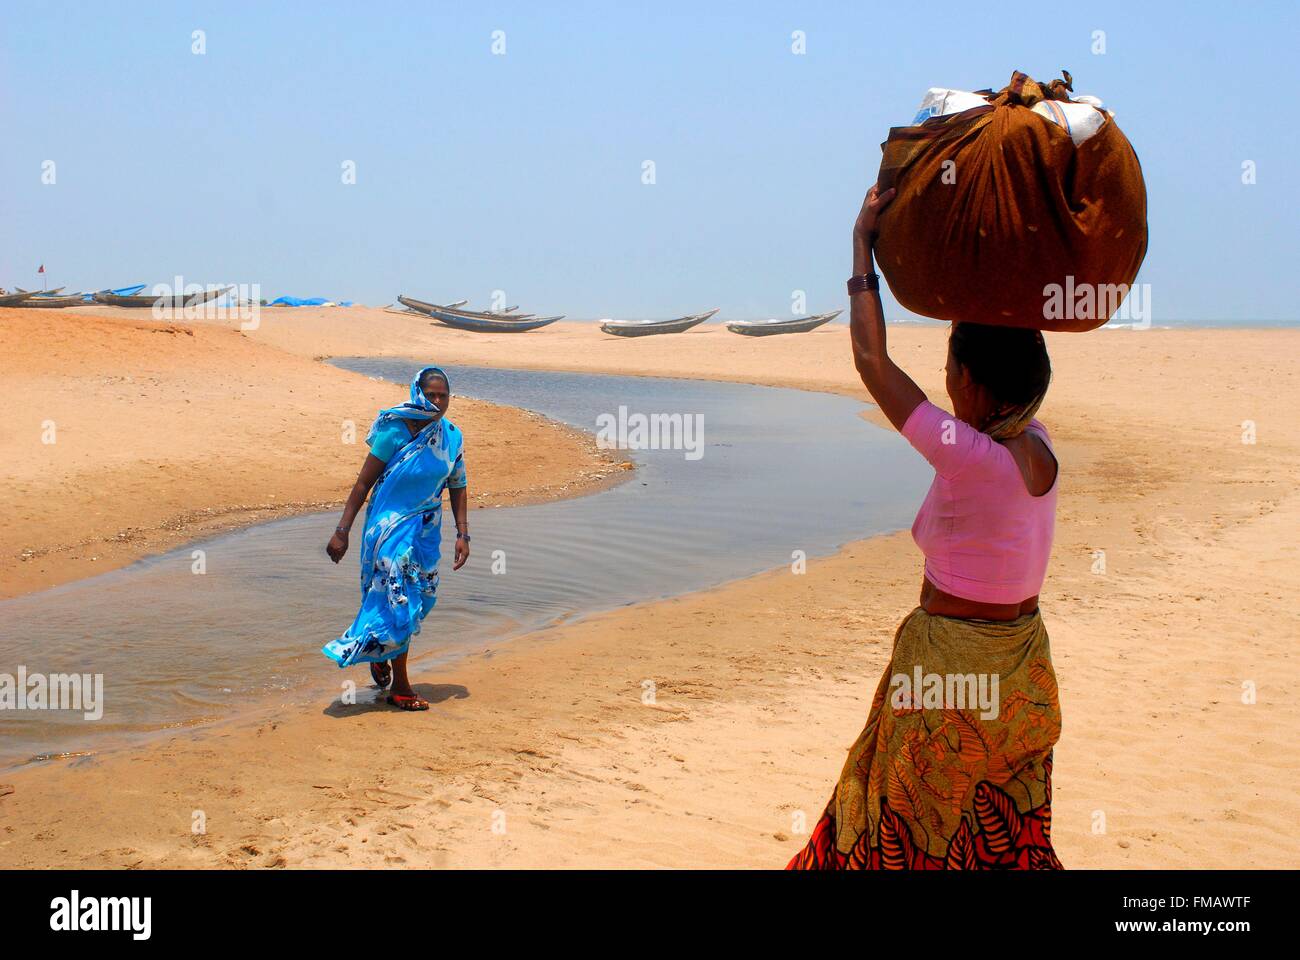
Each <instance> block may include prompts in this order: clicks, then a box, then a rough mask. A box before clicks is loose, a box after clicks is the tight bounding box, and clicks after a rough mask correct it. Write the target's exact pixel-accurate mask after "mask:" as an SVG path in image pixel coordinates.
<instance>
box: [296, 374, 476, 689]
mask: <svg viewBox="0 0 1300 960" xmlns="http://www.w3.org/2000/svg"><path fill="white" fill-rule="evenodd" d="M429 371H435V372H437V373H438V374H439V375H441V376H442V377H443V379H444V380H445V379H446V377H447V375H446V374H445V373H443V372H442V370H440V369H439V368H437V367H425V368H424V369H422V370H420V371H419V372H418V373H417V374H416V375H415V377H414V379H412V380H411V399H410V402H408V403H404V404H402V405H401V406H398V407H390V408H388V409H387V410H381V411H380V412H379V415H378V416H377V417H376V418H375V422H374V423H373V424H372V425H371V427H370V433H369V434H368V435H367V436H366V443H367V444H371V445H373V444H374V441H375V438H376V435H377V434H379V433H381V432H383V431H385V430H387V429H390V428H391V427H393V426H394V425H396V426H399V427H400V428H401V429H402V430H405V429H406V427H405V426H404V425H403V424H402V423H401V422H400V421H407V420H417V421H421V420H422V421H425V422H426V426H425V427H424V428H423V429H421V430H420V432H419V433H417V434H416V435H415V436H413V437H411V439H410V440H409V441H408V442H407V443H406V444H405V446H403V447H402V448H401V449H400V450H398V451H397V452H396V453H395V454H393V456H392V458H391V459H390V460H389V461H388V465H387V466H386V467H385V468H384V472H383V474H381V475H380V477H379V479H378V480H377V481H376V482H375V486H374V489H373V491H372V492H371V494H370V503H369V505H368V506H367V507H366V519H365V534H364V537H363V540H362V545H361V609H360V611H359V612H358V613H357V616H356V619H355V620H353V621H352V626H350V627H348V629H347V632H345V633H344V634H343V636H341V637H339V638H338V639H337V640H331V641H330V642H329V643H327V644H325V646H324V647H322V648H321V652H322V653H324V654H325V656H327V657H329V658H330V659H331V660H333V661H334V662H335V663H337V664H338V665H339V666H340V667H349V666H352V665H353V664H356V663H379V662H382V661H384V660H391V659H393V658H394V657H398V656H401V655H402V654H403V653H405V652H406V651H407V648H408V647H409V646H410V642H411V637H413V636H414V635H415V634H417V633H419V632H420V624H421V623H422V622H423V620H424V618H425V617H426V616H428V614H429V611H430V610H432V609H433V606H434V604H435V603H436V602H437V599H438V560H439V557H440V555H441V552H442V492H443V490H445V489H447V488H449V487H450V488H458V487H464V486H465V485H466V477H465V458H464V455H463V452H462V451H463V446H464V441H463V438H462V435H461V432H460V430H458V429H457V428H456V426H455V425H454V424H453V423H452V422H451V421H450V420H446V419H443V416H442V411H441V410H439V409H438V407H437V406H436V405H435V404H433V403H432V402H431V401H430V400H429V399H428V398H427V397H425V395H424V391H422V390H421V389H420V380H421V379H422V378H423V377H424V376H425V374H426V373H428V372H429ZM450 389H451V383H450V381H448V390H450ZM408 432H409V431H408Z"/></svg>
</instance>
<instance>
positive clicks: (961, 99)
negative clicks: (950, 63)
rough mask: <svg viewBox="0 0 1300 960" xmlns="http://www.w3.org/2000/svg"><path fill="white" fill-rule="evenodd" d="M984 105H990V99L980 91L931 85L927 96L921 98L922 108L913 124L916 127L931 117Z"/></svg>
mask: <svg viewBox="0 0 1300 960" xmlns="http://www.w3.org/2000/svg"><path fill="white" fill-rule="evenodd" d="M984 106H988V100H986V99H985V98H984V97H981V96H980V95H979V94H978V93H969V92H967V91H965V90H949V89H948V88H947V87H931V88H930V89H929V90H927V91H925V96H924V97H922V98H921V109H920V110H918V111H917V114H916V118H915V119H913V120H912V126H914V127H915V126H918V125H919V124H922V123H925V121H927V120H929V119H930V118H931V117H947V116H950V115H951V114H954V113H961V112H962V111H963V110H969V109H971V108H972V107H984Z"/></svg>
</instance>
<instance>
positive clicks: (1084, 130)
mask: <svg viewBox="0 0 1300 960" xmlns="http://www.w3.org/2000/svg"><path fill="white" fill-rule="evenodd" d="M987 104H988V100H987V98H985V97H983V96H981V95H980V94H978V93H971V92H969V91H967V90H950V89H949V88H947V87H931V88H930V89H929V90H927V91H926V92H925V96H924V97H922V98H921V108H920V109H919V110H918V111H917V113H916V117H915V118H914V119H913V120H912V126H918V125H920V124H922V123H925V121H927V120H929V119H930V118H931V117H947V116H951V115H952V114H954V113H961V112H962V111H965V110H970V109H971V108H973V107H982V106H986V105H987ZM1032 109H1033V111H1034V113H1036V114H1038V115H1039V116H1040V117H1044V118H1046V119H1047V120H1050V121H1051V122H1052V123H1054V124H1056V125H1057V126H1058V127H1062V128H1063V129H1064V130H1065V131H1066V132H1067V133H1068V134H1069V135H1070V139H1071V140H1073V141H1074V143H1075V145H1076V146H1077V145H1078V144H1080V143H1083V142H1084V141H1085V140H1087V139H1088V138H1089V137H1091V136H1092V135H1093V134H1095V133H1096V132H1097V131H1098V130H1100V129H1101V125H1102V122H1103V121H1104V120H1105V119H1106V112H1105V111H1103V110H1102V109H1101V101H1100V100H1098V99H1097V98H1096V97H1089V96H1082V97H1076V98H1075V99H1074V100H1073V101H1065V100H1044V101H1042V102H1040V103H1037V104H1035V105H1034V106H1033V108H1032Z"/></svg>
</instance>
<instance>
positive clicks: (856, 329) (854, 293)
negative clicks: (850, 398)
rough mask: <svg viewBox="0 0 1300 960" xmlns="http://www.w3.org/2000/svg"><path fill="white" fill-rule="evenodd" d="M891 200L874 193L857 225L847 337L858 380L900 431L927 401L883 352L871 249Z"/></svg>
mask: <svg viewBox="0 0 1300 960" xmlns="http://www.w3.org/2000/svg"><path fill="white" fill-rule="evenodd" d="M892 199H894V191H893V190H892V189H891V190H886V191H885V192H884V193H880V192H879V191H878V189H877V188H876V187H872V188H871V189H870V190H869V191H867V198H866V199H865V200H863V201H862V210H861V211H860V212H859V213H858V221H857V223H855V224H854V225H853V280H851V281H850V282H849V283H850V286H849V291H850V292H849V333H850V335H851V336H852V338H853V364H854V366H856V367H857V368H858V375H859V376H861V377H862V382H863V384H865V385H866V388H867V390H868V392H869V393H870V394H871V398H872V399H873V400H875V401H876V404H877V406H879V407H880V409H881V411H882V412H883V413H884V414H885V416H886V417H887V418H888V419H889V422H890V423H892V424H893V425H894V428H895V429H897V430H902V429H903V424H905V423H907V418H908V417H909V416H911V415H912V411H913V410H915V409H916V408H917V407H918V406H919V405H920V404H921V403H922V402H923V401H924V400H925V391H923V390H922V389H921V388H920V387H918V386H917V385H916V381H914V380H913V379H912V378H911V377H909V376H908V375H907V374H906V373H904V372H903V371H902V370H901V369H900V368H899V367H898V365H897V364H895V363H894V361H893V360H891V359H889V352H888V350H886V348H885V310H884V307H883V305H882V304H881V302H880V278H879V277H878V276H877V275H876V272H875V269H874V264H873V263H872V259H871V243H872V241H873V240H874V238H875V233H876V218H877V217H878V216H879V214H880V211H881V210H883V209H884V208H885V206H886V205H887V204H888V203H889V201H890V200H892ZM862 278H869V279H866V280H864V279H862Z"/></svg>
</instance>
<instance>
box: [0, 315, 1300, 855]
mask: <svg viewBox="0 0 1300 960" xmlns="http://www.w3.org/2000/svg"><path fill="white" fill-rule="evenodd" d="M268 313H269V311H268ZM284 314H285V315H284V316H282V317H281V316H275V317H267V316H265V315H264V321H263V326H262V328H261V329H260V330H258V331H256V332H254V333H253V334H251V335H250V337H249V338H248V339H250V340H251V341H252V342H253V343H256V344H260V345H262V346H265V347H267V348H268V349H270V348H276V349H279V350H281V351H297V352H303V353H304V359H305V350H306V349H307V348H308V345H309V349H310V350H311V351H313V353H328V354H335V355H343V354H348V353H357V352H362V341H361V339H360V338H359V337H358V336H357V334H356V330H357V329H358V328H359V327H360V326H361V325H362V324H364V323H372V324H380V323H382V324H385V326H384V327H383V329H385V330H387V331H391V332H392V337H391V338H390V339H388V340H387V342H388V344H389V349H390V350H391V352H393V353H394V354H414V355H416V356H419V357H421V358H426V357H427V358H428V359H429V360H431V361H437V362H442V363H446V364H451V365H455V364H464V363H496V364H501V365H506V366H517V367H536V368H545V369H574V370H592V371H605V372H616V373H640V374H671V375H675V376H687V377H702V378H717V379H728V380H742V381H752V382H759V383H770V384H785V385H793V386H804V387H807V388H810V389H820V390H829V391H833V392H840V393H845V394H849V395H853V396H863V395H864V391H863V390H862V389H861V387H860V386H859V385H857V383H856V381H855V378H854V374H853V368H852V365H851V363H850V360H849V353H848V335H847V330H846V329H845V328H844V327H842V326H840V327H831V328H828V329H822V330H819V331H816V332H814V333H811V334H807V335H802V336H796V337H788V338H774V339H770V340H748V339H744V338H740V337H736V336H734V335H731V334H728V333H726V332H725V331H722V330H720V329H717V328H709V327H706V328H701V329H697V330H695V331H691V332H689V333H686V334H683V335H681V336H678V337H666V338H654V339H649V340H641V341H635V340H629V341H624V340H616V339H614V338H605V337H603V336H602V335H600V334H599V333H598V332H597V331H595V330H594V329H593V328H591V327H588V326H583V325H579V324H567V323H566V324H559V325H557V326H556V327H553V328H550V329H548V330H546V331H542V332H539V333H535V334H530V335H527V336H526V337H510V336H504V335H503V336H490V337H488V336H474V335H470V334H462V333H456V332H453V331H448V330H440V329H434V328H432V327H430V326H429V325H427V324H423V323H420V322H418V321H411V320H408V319H406V318H402V317H394V316H392V315H389V314H382V313H379V312H378V311H366V310H350V311H342V310H336V311H328V310H321V311H311V310H298V311H291V312H290V311H284ZM196 334H197V331H196ZM943 336H944V331H943V330H942V329H941V328H926V327H894V328H891V330H890V339H891V346H892V348H893V352H894V355H895V357H896V358H897V359H898V360H899V362H900V363H901V364H902V365H903V366H904V367H905V368H906V369H907V370H908V371H909V372H911V373H912V374H913V376H915V377H916V378H917V380H918V381H919V382H920V383H921V384H922V386H923V387H925V389H926V390H927V391H928V392H929V393H930V396H931V397H932V398H934V399H936V400H940V401H942V400H943V394H942V373H941V368H942V365H943ZM1049 347H1050V349H1051V351H1052V355H1053V360H1054V363H1055V367H1056V380H1055V383H1054V386H1053V389H1052V392H1051V395H1050V397H1049V400H1048V402H1047V404H1046V405H1045V407H1044V409H1043V412H1042V413H1041V417H1042V419H1043V420H1044V421H1045V422H1046V423H1047V425H1048V427H1049V428H1050V429H1051V431H1052V433H1053V437H1054V440H1055V443H1056V448H1057V453H1058V456H1059V458H1060V460H1061V464H1062V470H1063V473H1062V486H1061V499H1060V513H1059V518H1058V526H1057V541H1056V546H1055V549H1054V552H1053V559H1052V564H1051V567H1050V569H1049V572H1048V579H1047V583H1046V585H1045V587H1044V590H1043V593H1042V605H1043V613H1044V617H1045V620H1046V623H1047V626H1048V630H1049V632H1050V634H1051V637H1052V646H1053V653H1054V659H1055V662H1056V668H1057V674H1058V679H1059V682H1060V688H1061V702H1062V709H1063V714H1064V732H1063V735H1062V739H1061V741H1060V743H1059V745H1058V747H1057V749H1056V757H1055V760H1056V763H1055V776H1054V786H1055V795H1054V811H1053V812H1054V827H1053V838H1054V841H1055V845H1056V848H1057V852H1058V854H1059V855H1060V857H1061V859H1062V860H1063V861H1064V863H1065V865H1066V866H1067V867H1135V868H1138V867H1140V868H1149V867H1199V868H1204V867H1210V868H1214V867H1291V868H1294V867H1296V866H1300V839H1297V838H1296V835H1295V831H1294V829H1293V824H1294V823H1295V822H1296V819H1297V815H1300V800H1297V797H1298V796H1300V790H1298V789H1297V787H1300V783H1298V781H1300V774H1298V773H1297V768H1296V765H1295V764H1294V762H1292V760H1291V754H1290V750H1289V748H1290V742H1289V741H1290V737H1291V735H1292V734H1293V732H1294V731H1295V730H1297V729H1300V706H1297V703H1296V700H1295V698H1294V696H1293V695H1292V691H1293V690H1294V689H1295V688H1296V685H1297V682H1298V681H1300V669H1298V668H1297V660H1296V652H1295V650H1294V640H1295V638H1296V637H1297V635H1298V634H1300V622H1298V621H1300V617H1298V616H1297V614H1296V613H1295V611H1294V609H1293V607H1292V600H1293V598H1294V597H1295V596H1296V595H1297V585H1298V584H1297V580H1300V564H1298V563H1297V557H1296V547H1295V531H1296V529H1297V523H1298V522H1300V498H1297V494H1296V489H1295V483H1294V479H1293V478H1294V476H1295V471H1296V468H1297V466H1298V465H1300V428H1297V425H1296V422H1295V419H1294V417H1293V416H1292V413H1291V411H1292V410H1293V409H1294V408H1295V406H1296V404H1297V402H1298V401H1300V364H1298V362H1297V357H1300V349H1298V348H1300V331H1292V330H1231V331H1228V330H1179V331H1161V330H1148V331H1140V332H1139V331H1113V332H1112V331H1099V332H1096V333H1093V334H1087V335H1059V336H1050V337H1049ZM313 369H315V368H313ZM1244 421H1251V422H1252V424H1253V428H1254V431H1255V440H1256V442H1254V443H1243V442H1242V438H1243V422H1244ZM922 494H923V491H919V490H918V492H917V499H918V502H919V500H920V497H921V496H922ZM1098 551H1104V556H1105V571H1104V573H1103V572H1101V571H1100V568H1099V566H1098V556H1099V554H1098ZM919 585H920V558H919V555H918V553H917V551H916V549H915V547H914V546H913V545H912V543H911V541H910V538H909V537H908V535H907V534H906V533H905V532H904V533H898V534H892V535H888V536H883V537H877V538H873V539H870V540H864V541H859V542H856V543H852V544H850V545H848V546H847V547H846V548H844V549H843V550H842V551H841V552H839V553H838V554H836V555H834V556H831V557H826V558H819V559H815V560H813V561H811V562H810V563H809V566H808V571H807V573H806V574H804V575H795V574H794V573H792V572H790V571H788V570H784V569H782V570H777V571H773V572H770V573H767V574H763V575H760V576H758V577H754V578H750V579H748V580H744V581H739V582H736V583H732V584H727V585H724V586H722V587H719V588H717V589H713V590H708V591H704V592H701V593H698V594H693V595H690V596H686V597H680V598H677V599H673V600H669V601H663V602H658V603H652V604H645V605H641V606H639V607H633V608H626V609H623V610H619V611H615V612H612V613H607V614H602V615H598V616H594V617H591V618H589V619H587V620H584V621H581V622H579V623H576V624H570V625H566V626H563V627H559V628H555V629H552V630H548V631H544V632H541V633H537V634H533V635H531V636H529V637H526V638H523V639H522V640H518V641H511V642H510V643H508V644H502V645H499V646H494V647H493V648H491V649H487V650H485V651H484V652H483V654H482V655H480V656H476V657H473V658H470V659H466V660H464V661H461V662H459V663H457V664H455V665H452V666H449V667H445V668H440V669H439V670H438V671H437V672H435V673H430V674H427V675H424V676H421V677H420V678H419V682H418V684H417V686H418V687H419V688H420V689H421V691H422V692H423V693H424V694H425V695H426V696H428V697H430V699H432V700H433V701H434V706H433V709H432V710H431V711H430V712H428V713H426V714H416V715H406V714H399V713H395V712H392V711H390V710H389V709H387V708H383V707H378V706H371V705H369V704H361V705H357V706H351V707H345V706H342V705H340V704H339V703H337V702H335V703H332V704H330V703H326V702H324V701H323V700H322V702H320V703H319V704H315V705H312V706H311V707H310V708H307V709H302V708H295V709H292V710H289V709H285V710H279V711H271V710H268V711H264V712H262V713H259V714H257V715H249V716H246V717H244V718H242V719H240V720H238V721H233V722H230V723H225V724H222V725H219V726H213V727H210V728H206V729H204V730H202V731H200V732H199V733H197V734H195V735H187V736H183V737H176V738H173V739H171V740H168V741H165V742H161V743H158V744H155V745H152V746H149V747H147V748H143V749H136V750H131V751H127V752H122V753H117V754H106V755H103V756H99V757H95V758H91V759H89V760H85V761H81V762H78V763H76V764H67V763H55V764H46V765H42V766H40V767H28V768H23V769H19V770H15V771H10V772H8V773H5V774H3V775H2V776H0V780H3V782H4V784H5V785H7V786H0V823H2V824H3V833H0V866H50V865H66V866H144V867H152V866H177V867H179V866H231V867H242V866H248V867H258V866H272V867H273V866H384V865H392V864H412V865H421V866H425V865H427V866H451V867H463V866H498V865H499V866H524V867H548V866H559V867H577V866H595V867H599V866H664V867H753V868H768V867H775V866H780V865H783V864H784V863H785V861H786V860H787V859H788V858H789V857H790V856H791V855H792V854H793V853H794V852H795V851H796V850H797V849H798V847H799V846H800V845H801V843H802V842H803V841H804V840H805V839H806V837H805V836H803V835H801V834H800V832H799V830H800V828H801V824H802V822H806V823H808V824H811V823H812V822H813V821H815V819H816V816H817V814H818V813H819V812H820V810H821V807H822V805H823V804H824V803H825V801H826V799H827V797H828V796H829V793H830V790H831V786H832V784H833V781H834V779H835V777H836V776H837V774H838V772H839V768H840V766H841V764H842V762H843V759H844V755H845V751H846V750H847V748H848V746H849V744H850V743H851V742H852V740H853V739H854V737H855V736H856V735H857V733H858V731H859V729H860V728H861V725H862V722H863V720H864V719H865V716H866V712H867V708H868V705H869V700H870V697H871V694H872V692H873V691H874V688H875V685H876V683H877V681H878V679H879V675H880V672H881V670H882V669H883V667H884V665H885V663H886V661H887V658H888V652H889V644H890V640H891V638H892V634H893V629H894V626H895V625H896V623H897V622H898V620H899V619H901V618H902V617H903V616H904V615H905V614H906V613H907V612H908V610H910V609H911V607H912V606H913V605H914V604H915V602H916V596H917V592H918V588H919ZM426 635H428V631H426ZM324 669H325V667H322V670H324ZM1252 688H1253V689H1254V691H1255V697H1254V702H1243V701H1244V700H1249V699H1251V698H1250V697H1245V696H1244V691H1245V690H1249V689H1252ZM649 689H652V690H653V702H649V703H647V702H645V701H646V691H647V690H649ZM6 791H8V792H6ZM196 811H202V813H203V815H204V817H205V823H206V832H203V833H194V832H193V830H192V825H193V823H194V822H195V816H196V814H195V812H196Z"/></svg>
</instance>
